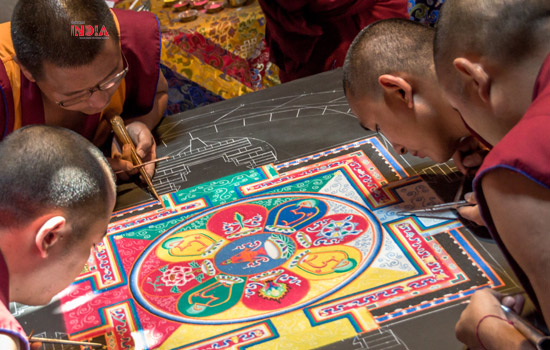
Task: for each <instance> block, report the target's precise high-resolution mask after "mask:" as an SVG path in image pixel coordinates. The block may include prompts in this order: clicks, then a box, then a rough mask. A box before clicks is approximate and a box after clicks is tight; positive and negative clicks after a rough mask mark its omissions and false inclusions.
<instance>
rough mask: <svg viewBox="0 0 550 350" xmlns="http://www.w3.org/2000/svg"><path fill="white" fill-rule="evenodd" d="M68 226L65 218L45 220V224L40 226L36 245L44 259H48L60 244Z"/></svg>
mask: <svg viewBox="0 0 550 350" xmlns="http://www.w3.org/2000/svg"><path fill="white" fill-rule="evenodd" d="M66 226H67V222H66V220H65V218H64V217H63V216H52V217H49V218H45V220H44V222H43V223H41V224H40V225H39V226H38V229H37V231H36V235H35V244H36V248H37V249H38V251H39V252H40V256H41V257H42V258H46V257H48V254H49V253H50V250H51V249H52V248H53V246H55V245H56V244H58V243H59V241H60V239H61V238H62V237H63V231H64V230H66Z"/></svg>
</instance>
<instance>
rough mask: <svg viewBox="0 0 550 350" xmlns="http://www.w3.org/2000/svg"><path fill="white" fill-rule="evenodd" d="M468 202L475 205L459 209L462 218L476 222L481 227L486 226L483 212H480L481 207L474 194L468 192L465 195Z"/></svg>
mask: <svg viewBox="0 0 550 350" xmlns="http://www.w3.org/2000/svg"><path fill="white" fill-rule="evenodd" d="M464 199H465V200H466V202H468V203H470V204H473V205H470V206H465V207H460V208H458V209H457V211H458V213H459V214H460V216H462V217H463V218H465V219H468V220H470V221H472V222H475V223H476V224H478V225H479V226H485V223H484V222H483V218H482V217H481V212H480V210H479V205H478V204H477V200H476V196H474V193H473V192H468V193H466V194H465V195H464Z"/></svg>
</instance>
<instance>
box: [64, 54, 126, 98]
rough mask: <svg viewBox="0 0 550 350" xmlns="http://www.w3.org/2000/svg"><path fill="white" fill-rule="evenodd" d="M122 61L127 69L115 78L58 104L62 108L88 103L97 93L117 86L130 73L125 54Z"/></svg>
mask: <svg viewBox="0 0 550 350" xmlns="http://www.w3.org/2000/svg"><path fill="white" fill-rule="evenodd" d="M122 59H123V60H124V64H125V65H126V68H124V69H123V70H122V71H121V72H119V73H117V74H116V75H115V76H114V77H112V78H111V79H109V80H107V81H105V82H103V83H101V84H98V85H97V86H96V87H94V88H91V89H89V90H88V91H85V92H83V93H81V94H79V95H77V96H75V97H72V98H69V99H66V100H63V101H58V102H57V104H58V105H59V106H61V107H71V106H74V105H77V104H79V103H81V102H84V101H86V100H87V99H89V98H90V97H92V95H93V94H94V92H96V91H106V90H109V89H111V88H113V87H114V86H115V85H117V84H118V83H120V81H121V80H122V79H123V78H124V77H125V76H126V73H128V70H129V66H128V61H127V60H126V56H124V54H123V53H122Z"/></svg>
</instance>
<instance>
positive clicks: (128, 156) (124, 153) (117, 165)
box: [107, 139, 139, 181]
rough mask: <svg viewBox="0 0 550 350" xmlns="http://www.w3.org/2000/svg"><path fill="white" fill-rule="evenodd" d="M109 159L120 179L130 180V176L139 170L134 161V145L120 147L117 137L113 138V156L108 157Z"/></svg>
mask: <svg viewBox="0 0 550 350" xmlns="http://www.w3.org/2000/svg"><path fill="white" fill-rule="evenodd" d="M107 161H109V165H110V166H111V168H112V169H113V171H114V172H115V174H116V176H117V179H118V180H120V181H128V180H129V179H130V176H132V175H135V174H136V173H137V172H138V171H139V169H137V168H135V167H134V164H133V163H132V147H131V146H130V145H123V146H122V147H120V145H119V143H118V142H117V140H116V139H113V143H112V144H111V157H110V158H107Z"/></svg>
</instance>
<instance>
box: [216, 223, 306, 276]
mask: <svg viewBox="0 0 550 350" xmlns="http://www.w3.org/2000/svg"><path fill="white" fill-rule="evenodd" d="M295 251H296V244H295V243H294V242H293V241H292V239H291V238H290V237H287V236H285V235H282V234H270V233H260V234H256V235H253V236H249V237H243V238H240V239H238V240H236V241H234V242H232V243H231V244H228V245H226V246H225V247H223V248H222V249H221V250H220V252H219V253H218V255H216V258H215V263H216V267H217V268H218V269H219V270H220V271H222V272H224V273H227V274H231V275H240V276H245V275H254V274H257V273H261V272H265V271H268V270H270V269H273V268H276V267H278V266H280V265H282V264H283V263H285V262H286V261H287V260H288V259H289V258H290V257H291V256H292V255H293V254H294V252H295Z"/></svg>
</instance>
